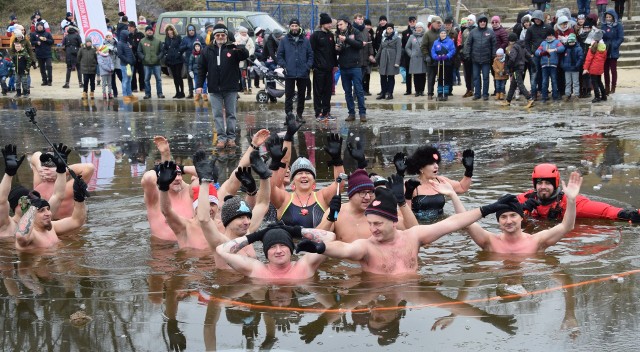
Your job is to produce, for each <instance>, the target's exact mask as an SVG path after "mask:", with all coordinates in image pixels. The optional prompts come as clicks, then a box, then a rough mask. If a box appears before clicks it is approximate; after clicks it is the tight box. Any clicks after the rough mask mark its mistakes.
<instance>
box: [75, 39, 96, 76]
mask: <svg viewBox="0 0 640 352" xmlns="http://www.w3.org/2000/svg"><path fill="white" fill-rule="evenodd" d="M78 64H79V65H80V73H82V74H83V75H90V74H95V73H96V68H97V67H98V57H97V56H96V48H94V47H93V46H91V47H90V48H87V46H86V45H82V47H81V48H80V50H78Z"/></svg>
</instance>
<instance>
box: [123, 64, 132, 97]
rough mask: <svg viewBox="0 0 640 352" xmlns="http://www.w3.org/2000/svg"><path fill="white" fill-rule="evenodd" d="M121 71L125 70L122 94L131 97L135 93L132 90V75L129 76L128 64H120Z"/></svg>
mask: <svg viewBox="0 0 640 352" xmlns="http://www.w3.org/2000/svg"><path fill="white" fill-rule="evenodd" d="M120 71H122V72H124V74H123V75H122V96H124V97H130V96H132V95H133V92H131V77H133V75H131V77H129V76H127V65H120Z"/></svg>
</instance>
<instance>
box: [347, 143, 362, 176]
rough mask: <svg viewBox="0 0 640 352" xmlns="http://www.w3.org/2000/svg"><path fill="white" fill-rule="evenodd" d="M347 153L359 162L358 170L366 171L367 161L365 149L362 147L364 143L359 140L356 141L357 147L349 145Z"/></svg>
mask: <svg viewBox="0 0 640 352" xmlns="http://www.w3.org/2000/svg"><path fill="white" fill-rule="evenodd" d="M347 151H348V152H349V155H351V157H352V158H353V159H355V160H356V161H357V162H358V169H364V168H366V167H367V159H366V158H365V156H364V148H363V147H362V143H360V141H359V140H358V141H356V145H355V147H354V146H353V145H352V143H349V144H347Z"/></svg>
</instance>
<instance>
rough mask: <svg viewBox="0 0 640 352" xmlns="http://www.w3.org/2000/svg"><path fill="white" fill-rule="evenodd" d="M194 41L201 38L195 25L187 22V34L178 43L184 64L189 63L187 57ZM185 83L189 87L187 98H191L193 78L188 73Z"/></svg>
mask: <svg viewBox="0 0 640 352" xmlns="http://www.w3.org/2000/svg"><path fill="white" fill-rule="evenodd" d="M196 41H198V42H202V39H201V38H200V36H199V35H198V31H197V29H196V26H194V25H193V24H189V25H188V26H187V35H185V36H184V37H182V42H181V43H180V53H181V54H182V59H183V61H184V64H185V65H188V64H189V58H190V57H191V53H192V51H193V43H195V42H196ZM187 85H188V87H189V95H187V99H191V98H193V78H191V76H190V75H187Z"/></svg>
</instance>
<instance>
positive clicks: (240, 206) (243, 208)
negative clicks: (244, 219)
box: [220, 196, 252, 227]
mask: <svg viewBox="0 0 640 352" xmlns="http://www.w3.org/2000/svg"><path fill="white" fill-rule="evenodd" d="M243 215H247V216H248V217H249V219H251V215H252V214H251V208H250V207H249V205H248V204H247V203H246V202H245V201H244V200H242V198H240V197H238V196H235V197H232V198H229V199H227V200H225V201H224V205H222V210H221V211H220V217H221V218H222V225H224V227H227V225H229V223H230V222H231V221H233V219H235V218H237V217H240V216H243Z"/></svg>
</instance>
